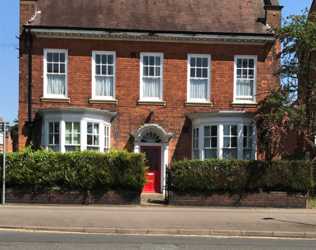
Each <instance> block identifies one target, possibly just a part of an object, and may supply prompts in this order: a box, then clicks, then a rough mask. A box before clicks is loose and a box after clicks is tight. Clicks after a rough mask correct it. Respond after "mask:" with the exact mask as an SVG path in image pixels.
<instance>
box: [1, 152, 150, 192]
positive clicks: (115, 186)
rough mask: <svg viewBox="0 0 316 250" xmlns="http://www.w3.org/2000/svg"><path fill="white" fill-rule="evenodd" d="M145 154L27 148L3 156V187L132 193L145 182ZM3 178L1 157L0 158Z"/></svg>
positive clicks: (141, 187) (139, 189)
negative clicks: (64, 151) (4, 166)
mask: <svg viewBox="0 0 316 250" xmlns="http://www.w3.org/2000/svg"><path fill="white" fill-rule="evenodd" d="M144 160H145V158H144V154H139V153H129V152H127V151H126V150H121V151H110V152H109V153H107V154H104V153H98V152H95V151H82V152H80V151H76V152H70V153H60V152H58V153H55V152H52V151H46V150H37V151H33V150H31V148H30V147H28V148H25V149H24V150H23V151H21V152H18V153H8V154H6V178H5V180H6V186H7V187H9V188H16V189H27V190H30V191H35V192H40V191H52V190H65V191H66V190H68V191H71V190H81V189H85V190H92V189H94V190H134V191H140V192H141V191H142V189H143V186H144V183H145V172H146V166H145V161H144ZM0 161H1V163H0V166H1V173H0V176H1V178H2V155H0Z"/></svg>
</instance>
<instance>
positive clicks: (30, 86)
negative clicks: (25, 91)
mask: <svg viewBox="0 0 316 250" xmlns="http://www.w3.org/2000/svg"><path fill="white" fill-rule="evenodd" d="M28 30H29V38H30V50H29V110H28V111H29V120H28V121H29V122H32V87H33V83H32V56H33V37H32V34H31V27H29V28H28Z"/></svg>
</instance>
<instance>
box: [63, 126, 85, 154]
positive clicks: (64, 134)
mask: <svg viewBox="0 0 316 250" xmlns="http://www.w3.org/2000/svg"><path fill="white" fill-rule="evenodd" d="M67 123H71V142H72V144H67V143H66V135H67V134H69V133H68V132H66V129H67ZM74 123H79V128H80V132H79V133H74V132H73V130H74ZM74 134H79V138H80V143H79V144H73V135H74ZM63 136H64V140H65V151H66V147H67V146H69V147H78V148H79V149H81V145H82V144H83V141H82V126H81V122H80V121H68V120H66V121H65V131H64V133H63ZM66 152H67V151H66Z"/></svg>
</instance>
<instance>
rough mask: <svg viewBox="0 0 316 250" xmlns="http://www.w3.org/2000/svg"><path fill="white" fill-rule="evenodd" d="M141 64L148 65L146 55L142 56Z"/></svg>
mask: <svg viewBox="0 0 316 250" xmlns="http://www.w3.org/2000/svg"><path fill="white" fill-rule="evenodd" d="M143 64H144V65H148V56H144V58H143Z"/></svg>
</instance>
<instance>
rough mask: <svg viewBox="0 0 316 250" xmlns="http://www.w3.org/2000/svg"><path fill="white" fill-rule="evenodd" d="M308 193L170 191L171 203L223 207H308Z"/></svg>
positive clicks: (175, 204)
mask: <svg viewBox="0 0 316 250" xmlns="http://www.w3.org/2000/svg"><path fill="white" fill-rule="evenodd" d="M307 200H308V195H303V194H300V193H287V192H261V193H259V192H245V193H242V194H239V193H228V192H203V193H197V192H196V193H186V192H177V191H176V192H175V191H170V193H169V205H174V206H223V207H277V208H306V205H307Z"/></svg>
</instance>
